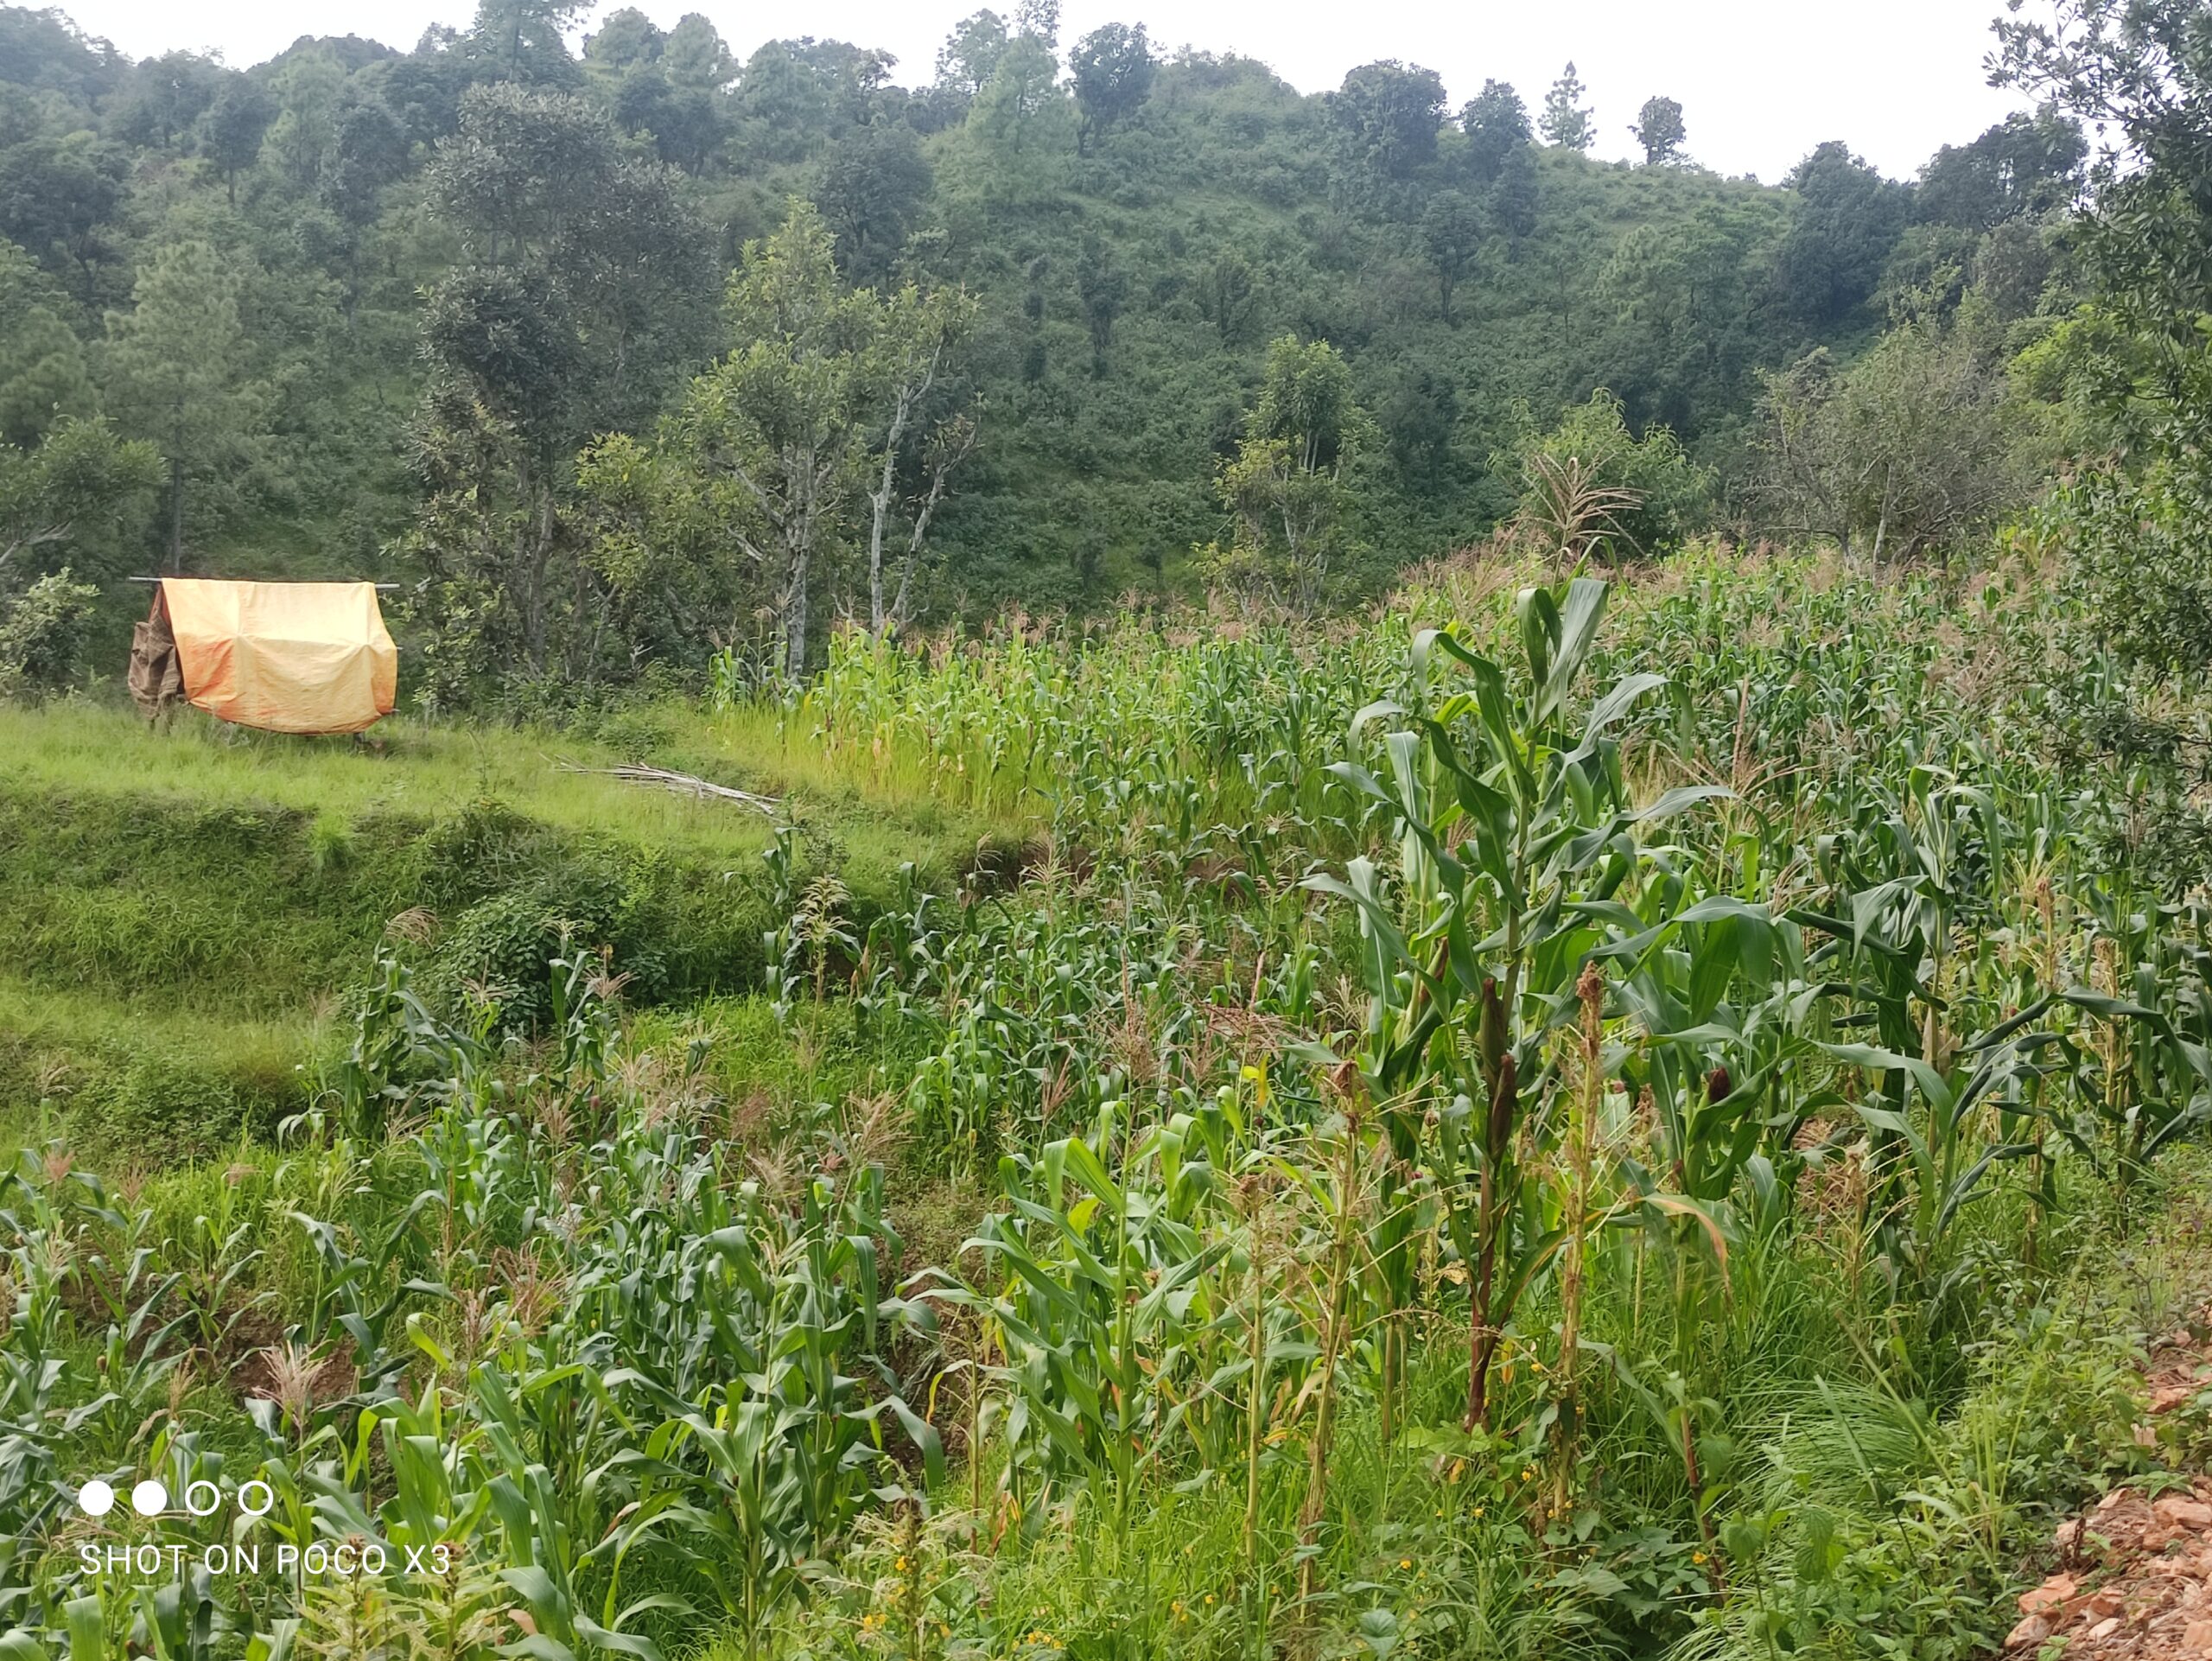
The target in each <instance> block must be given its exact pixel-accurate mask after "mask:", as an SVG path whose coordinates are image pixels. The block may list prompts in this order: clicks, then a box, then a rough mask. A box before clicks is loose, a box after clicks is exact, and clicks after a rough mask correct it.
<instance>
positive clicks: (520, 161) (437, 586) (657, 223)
mask: <svg viewBox="0 0 2212 1661" xmlns="http://www.w3.org/2000/svg"><path fill="white" fill-rule="evenodd" d="M426 183H427V186H428V191H429V200H430V202H431V204H432V207H433V209H434V211H435V213H437V215H438V217H439V219H440V220H442V222H443V223H444V225H445V226H446V228H447V230H448V232H449V233H451V234H452V235H454V237H456V238H457V239H459V240H460V242H461V245H462V246H463V248H464V250H465V251H466V252H467V256H468V259H467V263H466V264H461V265H459V266H456V267H455V268H454V270H452V271H451V272H449V273H448V275H447V276H446V277H444V278H443V279H442V281H441V282H439V283H437V284H436V285H435V287H434V288H433V289H432V290H430V292H429V296H428V297H427V302H426V304H425V308H424V314H423V344H424V347H425V353H426V356H427V357H428V358H429V361H430V363H431V365H432V366H433V373H432V376H431V380H430V385H429V389H428V391H427V393H426V395H425V398H424V402H423V409H422V411H421V414H420V416H419V417H418V419H417V422H416V434H415V448H414V461H415V466H416V472H417V474H418V476H419V477H420V478H421V480H422V481H423V485H424V487H425V489H426V500H425V502H424V505H423V511H422V513H421V516H420V519H419V521H418V524H417V525H416V530H415V532H414V533H413V536H412V537H411V538H410V543H409V548H410V551H411V552H412V553H413V554H414V556H415V557H417V558H418V559H420V560H421V561H422V563H423V566H424V568H425V569H426V570H428V571H429V575H430V577H431V582H430V583H429V586H428V587H427V588H426V589H425V590H424V592H423V601H422V604H423V608H424V610H425V613H426V614H427V616H428V618H429V620H431V621H433V622H434V624H435V627H436V630H437V638H436V648H435V652H434V654H433V660H432V662H431V665H430V670H431V673H430V677H429V684H430V686H431V689H432V690H433V691H434V693H435V694H436V695H438V696H440V697H454V696H459V695H461V694H462V693H463V692H464V691H465V690H466V689H467V686H468V685H469V684H472V683H473V682H474V681H476V680H477V679H479V678H482V677H483V676H485V675H486V674H488V673H494V672H500V671H508V672H512V671H518V670H519V671H524V672H528V673H532V674H542V673H546V672H550V671H554V670H556V668H557V669H561V670H563V672H566V673H569V674H570V675H572V676H582V675H587V674H589V673H592V672H594V671H595V668H596V664H595V660H594V656H593V651H594V648H593V633H594V629H593V625H594V619H593V618H592V617H591V616H589V615H588V614H587V613H585V612H579V611H578V609H577V607H578V604H579V601H580V598H581V599H582V600H583V601H588V600H589V598H590V596H589V592H588V584H586V583H584V582H582V581H581V579H580V576H579V575H578V573H577V570H576V567H575V558H576V550H575V543H574V538H573V535H572V533H571V528H570V527H569V525H567V523H566V522H565V521H564V519H563V515H562V512H561V508H562V503H563V497H564V493H565V492H566V490H567V487H568V485H569V473H570V470H571V467H572V463H573V458H574V457H575V453H576V451H577V449H579V448H580V447H581V446H582V444H583V442H585V440H586V439H587V438H588V436H590V435H592V434H593V433H594V432H599V431H603V430H607V429H608V428H611V427H615V426H620V425H627V424H631V423H635V422H637V421H639V420H640V419H642V418H644V417H645V416H646V414H647V413H648V412H649V411H651V410H652V409H653V408H655V407H657V406H658V403H659V401H660V398H661V397H662V395H663V393H664V391H665V389H666V388H667V386H668V385H669V383H670V381H671V379H673V376H674V374H675V372H677V371H678V370H679V369H680V368H682V367H683V366H685V365H686V364H687V363H688V362H689V361H690V360H692V358H693V355H694V353H696V352H697V351H698V349H699V347H700V344H701V340H700V336H699V334H698V332H697V331H698V322H697V321H696V320H697V315H698V313H699V312H700V311H702V310H703V309H704V305H703V301H704V296H705V294H706V292H707V291H708V288H707V285H708V283H709V268H708V266H707V264H706V263H705V260H704V258H702V254H703V251H704V247H705V239H704V235H703V232H702V229H701V227H700V226H699V225H698V224H697V222H696V220H695V219H694V218H693V217H692V215H691V214H690V211H689V210H688V209H687V208H686V207H684V206H683V203H682V202H681V200H679V199H678V197H677V192H676V185H675V179H674V175H672V174H671V173H670V171H669V170H668V169H666V168H665V167H663V166H661V165H659V164H658V163H655V162H645V161H640V160H638V159H636V158H634V157H632V156H628V155H626V154H625V152H624V150H623V149H622V146H621V144H620V142H619V140H618V138H617V137H616V134H615V132H614V130H613V125H612V124H611V123H610V122H609V121H608V119H607V117H606V115H605V114H604V113H602V112H601V111H599V110H598V109H596V108H595V107H594V106H593V105H589V104H588V103H585V102H584V101H583V100H582V99H577V98H575V97H573V96H571V95H569V94H565V93H557V92H534V91H531V90H528V89H526V88H524V87H522V86H515V85H512V84H498V85H492V86H478V87H474V88H472V89H471V90H470V92H468V94H467V97H466V98H464V99H463V100H462V103H461V126H460V130H458V131H457V132H456V133H455V134H454V137H452V138H451V139H449V140H448V141H447V142H446V143H444V144H443V145H442V146H441V147H440V148H439V151H438V154H437V156H435V158H434V160H433V162H432V164H431V167H430V169H429V175H428V178H427V181H426Z"/></svg>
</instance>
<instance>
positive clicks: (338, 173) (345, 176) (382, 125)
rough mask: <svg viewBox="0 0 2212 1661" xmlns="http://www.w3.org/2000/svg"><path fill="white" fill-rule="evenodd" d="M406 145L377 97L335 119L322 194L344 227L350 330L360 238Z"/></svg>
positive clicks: (401, 167) (399, 171)
mask: <svg viewBox="0 0 2212 1661" xmlns="http://www.w3.org/2000/svg"><path fill="white" fill-rule="evenodd" d="M410 149H411V146H410V144H409V143H408V139H407V130H406V129H405V128H404V127H402V126H401V125H400V124H399V118H398V117H397V116H395V115H394V114H392V112H391V108H390V107H389V106H388V105H386V104H385V101H384V100H383V99H379V98H367V99H360V100H359V101H358V102H356V103H353V104H352V105H348V106H347V107H346V111H345V113H344V114H343V115H341V116H340V118H339V120H338V136H337V140H336V143H334V146H333V156H332V159H331V164H330V167H329V169H328V170H327V172H326V173H325V175H324V176H323V181H322V192H321V194H322V200H323V205H324V206H325V207H328V208H329V209H330V211H331V212H332V213H334V214H335V215H336V216H337V219H338V222H339V223H340V225H341V226H344V227H345V233H346V236H345V242H346V329H347V331H348V332H349V333H350V332H351V331H352V329H353V325H354V316H355V312H356V310H357V309H358V308H359V304H360V298H361V238H362V235H363V233H364V232H365V231H366V230H367V229H368V227H369V226H371V225H372V224H373V223H374V222H375V220H376V217H377V211H378V206H379V204H380V203H381V202H382V200H383V196H384V190H385V186H387V185H390V184H391V183H393V182H394V181H397V179H398V178H399V177H400V176H401V175H403V174H404V173H405V172H406V170H407V163H408V160H409V156H410Z"/></svg>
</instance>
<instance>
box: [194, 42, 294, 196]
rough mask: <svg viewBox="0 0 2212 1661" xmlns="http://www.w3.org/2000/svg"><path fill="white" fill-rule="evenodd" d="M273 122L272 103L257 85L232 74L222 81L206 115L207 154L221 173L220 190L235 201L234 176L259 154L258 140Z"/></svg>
mask: <svg viewBox="0 0 2212 1661" xmlns="http://www.w3.org/2000/svg"><path fill="white" fill-rule="evenodd" d="M276 119H277V100H276V99H273V98H271V97H270V95H269V92H268V91H267V89H266V88H264V86H262V85H261V83H260V82H258V81H257V80H252V79H251V77H249V76H245V75H241V74H237V73H232V74H230V75H226V76H225V77H224V79H223V84H222V86H220V87H219V88H218V89H217V91H216V93H215V101H214V102H213V104H212V105H209V106H208V110H207V154H208V155H209V156H211V157H212V158H213V161H214V162H215V165H216V166H217V167H219V168H220V169H222V170H223V190H224V194H225V195H226V197H227V198H228V200H229V201H230V204H231V206H232V207H237V206H238V174H239V173H240V172H241V171H242V170H243V169H246V168H250V167H251V166H252V165H253V164H254V162H255V161H256V160H257V159H258V158H259V156H260V155H261V141H262V140H263V139H264V137H267V136H268V132H269V126H270V123H271V122H273V121H275V120H276Z"/></svg>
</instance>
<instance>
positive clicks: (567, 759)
mask: <svg viewBox="0 0 2212 1661" xmlns="http://www.w3.org/2000/svg"><path fill="white" fill-rule="evenodd" d="M805 730H806V728H805V723H804V719H803V718H801V717H793V718H791V720H789V721H788V722H779V721H778V719H777V717H776V716H773V715H772V714H768V715H756V714H749V713H748V714H745V715H740V716H728V717H723V718H720V719H710V718H709V717H707V716H703V715H702V714H700V713H699V712H697V711H696V710H692V709H690V708H688V707H683V706H677V705H674V704H660V705H645V706H637V707H633V708H631V709H627V710H622V711H620V712H618V713H616V714H614V715H612V716H604V717H601V719H600V720H599V722H597V723H596V726H595V728H594V729H592V730H589V731H586V732H554V731H548V730H540V729H513V728H483V727H471V726H462V725H443V724H441V725H432V724H426V723H423V722H416V721H411V720H396V721H393V722H387V723H386V724H385V726H383V727H380V728H379V729H378V730H377V735H376V737H377V740H378V745H377V746H376V747H372V746H371V745H368V744H357V743H355V742H353V741H351V740H347V739H316V738H292V737H286V736H282V735H270V734H264V733H255V732H249V731H245V730H243V729H234V728H227V727H224V726H222V725H220V724H219V723H217V722H213V721H212V720H209V719H207V718H206V717H204V716H200V715H199V714H198V713H197V712H187V713H186V714H185V715H184V716H181V718H179V719H178V720H177V721H176V722H175V724H174V725H173V726H171V727H170V728H169V729H168V730H165V731H164V730H158V729H149V728H148V727H147V726H146V725H145V723H143V722H141V721H139V720H137V718H136V717H135V716H133V715H131V714H130V713H128V712H126V711H124V710H116V709H112V708H105V707H101V706H99V705H97V704H93V703H84V702H69V703H57V704H53V705H49V706H48V707H46V708H44V709H41V710H25V709H20V708H0V938H4V939H8V940H10V942H11V943H12V945H13V947H14V951H13V952H12V954H11V962H10V968H9V969H8V970H7V971H5V972H4V973H0V1125H12V1126H15V1127H16V1128H18V1129H19V1130H24V1129H28V1128H29V1127H31V1126H32V1125H33V1124H34V1123H36V1122H37V1121H38V1120H39V1118H40V1116H41V1113H42V1112H48V1111H60V1112H62V1113H64V1114H65V1115H66V1116H67V1118H68V1120H69V1122H70V1124H71V1127H72V1136H73V1139H75V1140H78V1141H80V1142H84V1143H86V1145H88V1146H96V1147H99V1148H101V1149H104V1150H105V1149H109V1148H112V1147H114V1146H116V1145H117V1142H118V1138H120V1137H123V1136H128V1135H132V1134H138V1133H149V1134H151V1135H153V1136H154V1137H155V1142H154V1149H155V1151H156V1154H157V1155H162V1156H167V1155H171V1154H174V1153H177V1152H185V1153H193V1154H206V1153H207V1152H209V1151H211V1149H213V1148H214V1147H215V1146H217V1145H219V1143H220V1142H223V1141H225V1140H226V1139H227V1138H228V1137H229V1136H232V1135H233V1134H235V1133H236V1131H237V1130H239V1129H241V1128H245V1129H248V1130H262V1131H265V1130H268V1129H270V1127H272V1126H273V1125H274V1124H275V1123H276V1122H277V1119H279V1118H280V1117H282V1116H283V1114H284V1113H286V1112H289V1111H296V1109H297V1108H298V1107H299V1106H300V1105H302V1104H303V1102H304V1094H305V1092H304V1082H303V1080H304V1075H303V1072H302V1066H303V1065H304V1064H306V1063H308V1061H310V1060H312V1059H313V1058H314V1057H315V1055H316V1054H317V1053H320V1052H321V1051H322V1050H324V1049H326V1048H327V1047H328V1045H329V1044H330V1043H332V1042H333V1041H335V1036H336V1034H337V1031H338V1028H340V1027H341V1026H342V1021H338V1020H337V1019H336V1017H337V1016H339V1015H341V1014H342V1005H343V999H344V994H345V992H346V989H347V988H348V987H349V986H351V985H353V984H355V983H358V981H359V978H360V977H361V976H362V974H363V973H364V971H365V970H366V969H367V967H368V964H369V963H370V960H371V958H372V953H373V952H374V951H375V950H376V948H377V946H378V943H379V941H381V940H384V939H386V938H387V934H388V930H389V926H390V925H391V921H392V920H393V919H394V918H396V917H398V916H399V915H400V914H402V913H419V914H420V915H421V916H422V917H423V918H426V919H435V930H436V933H435V939H434V942H433V943H432V944H430V945H427V946H421V945H417V946H410V947H409V948H407V949H408V950H410V951H411V952H413V953H414V955H416V957H417V958H418V959H419V961H420V964H422V966H423V967H425V968H426V969H428V970H429V971H430V973H429V983H430V984H432V985H433V986H434V987H443V988H446V989H448V990H449V989H451V988H452V987H454V986H456V985H458V984H459V983H461V981H463V980H465V979H468V978H480V979H490V980H494V981H499V980H502V979H505V981H506V982H507V983H511V984H512V983H515V982H516V981H518V980H519V979H520V978H521V977H522V976H523V975H524V974H525V973H528V972H531V971H527V970H526V969H520V970H518V969H514V965H516V964H522V965H528V964H531V963H533V962H539V961H542V952H541V951H540V948H541V946H542V945H543V943H544V942H545V941H546V940H547V939H555V938H558V936H559V935H560V933H561V932H562V931H563V930H564V929H565V930H567V931H569V932H570V933H571V934H572V935H574V936H575V937H577V938H579V939H581V942H582V944H584V945H593V946H596V945H601V944H605V945H609V946H611V947H612V948H613V951H614V952H615V957H616V967H617V968H618V969H621V968H627V969H630V970H632V971H637V973H638V975H639V984H638V989H637V990H638V995H639V997H640V998H641V999H642V1000H643V1001H645V1002H654V1001H661V1000H671V1001H675V1002H690V1001H692V1000H695V999H697V998H701V997H714V996H728V995H731V994H739V993H747V992H750V991H752V990H753V989H754V988H755V987H757V986H758V984H759V983H760V954H761V950H762V948H761V935H762V933H763V932H764V931H766V929H769V928H772V927H773V926H775V924H776V923H777V922H778V921H779V919H778V918H777V917H776V916H775V915H774V914H773V913H774V902H773V896H772V894H771V893H770V892H769V885H768V883H767V881H766V867H765V865H764V862H763V860H762V858H761V856H762V854H763V853H764V851H766V850H767V849H768V848H769V846H770V845H771V842H772V827H771V820H770V818H768V817H767V816H766V815H765V814H763V813H761V812H760V811H755V810H753V809H751V808H748V807H746V806H743V805H738V804H734V803H730V802H727V801H719V800H704V801H702V800H699V799H694V798H690V797H686V796H682V795H678V794H676V793H673V792H668V791H664V790H658V789H652V788H646V787H641V786H636V785H632V784H627V783H624V782H622V781H620V780H614V779H611V778H607V777H604V776H598V775H595V774H592V773H577V772H570V771H564V770H563V767H564V765H566V766H574V767H587V768H588V767H612V766H613V765H615V764H616V763H618V762H620V761H622V760H631V759H635V760H652V761H654V762H657V763H659V764H662V765H666V766H671V767H677V768H678V769H680V770H683V771H689V772H694V773H701V774H702V775H705V776H708V777H710V778H712V779H714V780H717V781H719V782H725V783H730V784H734V785H738V786H741V787H745V788H749V789H753V790H755V791H758V792H762V793H766V794H769V795H772V796H775V797H778V798H779V799H780V813H781V816H782V817H784V818H787V819H788V820H789V821H790V822H791V823H792V824H796V825H797V826H798V828H799V831H800V843H799V845H800V850H801V861H802V863H803V864H804V866H806V867H807V868H809V869H836V871H837V872H838V873H839V875H841V877H842V880H843V881H844V883H845V885H846V886H847V888H849V890H850V891H851V893H852V894H853V896H854V901H853V903H854V907H855V912H856V913H857V914H859V915H861V916H862V917H865V916H866V915H867V914H868V913H869V912H870V911H871V910H872V908H873V907H875V906H878V905H880V904H881V903H882V902H884V901H886V900H887V899H889V898H890V897H891V896H892V895H893V894H895V893H896V892H897V887H898V880H899V879H898V873H899V868H900V866H901V865H903V864H905V863H906V862H912V863H913V864H914V865H915V866H916V867H917V868H918V869H919V870H920V871H921V872H922V873H923V874H924V875H925V877H926V878H927V880H929V881H931V883H932V884H933V885H934V886H936V887H938V888H939V889H940V890H944V889H949V888H950V887H951V886H952V885H953V883H954V882H955V881H957V878H958V875H959V874H960V872H961V871H963V869H967V867H968V866H969V864H970V863H972V862H974V860H975V858H976V850H978V848H979V847H980V846H982V845H986V844H995V843H1004V842H1007V841H1009V840H1012V839H1014V837H1017V836H1018V834H1019V826H1017V825H1015V824H1011V823H1008V822H1002V821H994V820H992V819H990V818H987V817H985V816H983V815H982V814H979V813H975V812H963V811H954V810H948V809H946V808H944V807H941V806H940V805H938V804H937V803H935V802H933V801H931V800H930V799H928V798H927V795H926V793H925V791H926V784H927V780H926V778H925V776H920V775H917V776H915V777H913V778H906V777H900V776H898V775H892V774H887V775H886V776H885V777H883V778H880V779H874V778H871V779H869V780H863V781H854V780H846V779H844V778H842V777H841V776H840V775H839V774H838V773H837V772H836V770H835V769H834V768H833V767H830V766H829V765H828V764H827V762H826V761H825V760H824V758H823V757H822V756H821V755H819V754H817V753H816V752H815V750H814V748H813V746H812V745H811V743H810V741H808V739H807V738H806V736H805ZM509 971H512V973H510V972H509ZM521 990H524V992H529V991H531V990H534V989H533V988H531V987H524V988H522V989H521ZM42 1104H44V1105H42ZM124 1152H126V1153H132V1152H133V1150H130V1149H124ZM133 1157H134V1158H136V1157H137V1155H135V1153H134V1154H133Z"/></svg>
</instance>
